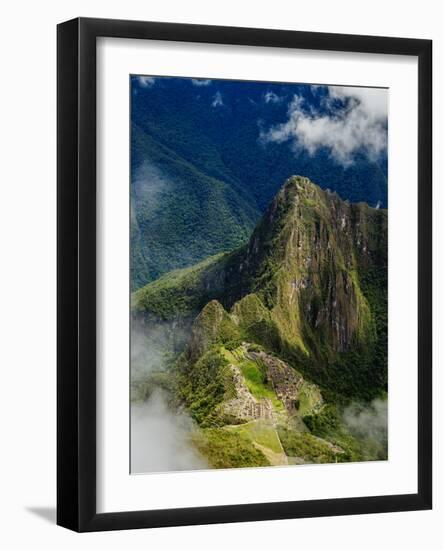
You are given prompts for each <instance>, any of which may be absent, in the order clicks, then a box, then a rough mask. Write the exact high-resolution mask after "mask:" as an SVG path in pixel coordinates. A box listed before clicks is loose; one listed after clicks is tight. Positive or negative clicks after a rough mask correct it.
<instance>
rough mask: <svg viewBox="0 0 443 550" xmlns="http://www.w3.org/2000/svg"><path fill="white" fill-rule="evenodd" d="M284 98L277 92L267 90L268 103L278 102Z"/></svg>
mask: <svg viewBox="0 0 443 550" xmlns="http://www.w3.org/2000/svg"><path fill="white" fill-rule="evenodd" d="M282 99H283V98H282V97H280V96H278V95H277V94H276V93H275V92H266V93H265V102H266V103H278V102H279V101H281V100H282Z"/></svg>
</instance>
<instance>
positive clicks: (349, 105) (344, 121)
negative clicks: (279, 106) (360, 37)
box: [261, 86, 387, 166]
mask: <svg viewBox="0 0 443 550" xmlns="http://www.w3.org/2000/svg"><path fill="white" fill-rule="evenodd" d="M316 91H317V90H316ZM322 107H323V110H320V109H315V108H313V107H312V106H311V105H306V102H305V100H304V98H303V97H302V96H298V95H294V98H293V100H292V101H291V103H290V105H289V109H288V120H287V121H286V122H284V123H282V124H278V125H276V126H273V127H272V128H271V129H270V130H268V131H267V132H264V133H262V136H261V137H262V139H263V140H264V141H265V142H266V141H274V142H277V143H282V142H285V141H290V142H292V144H293V147H294V149H297V148H300V147H301V148H304V149H306V150H307V151H308V152H309V153H310V154H311V155H313V154H315V152H316V151H317V150H318V149H319V148H320V147H325V148H327V149H329V151H330V153H331V156H332V157H333V158H334V159H335V160H336V161H337V162H340V163H341V164H343V165H344V166H349V165H350V164H352V162H353V157H354V155H355V153H356V152H357V151H364V152H365V153H366V154H367V156H368V157H369V158H372V159H374V158H377V156H378V155H379V154H380V153H381V152H382V151H384V150H385V149H386V146H387V129H386V121H387V91H386V90H381V89H376V88H351V87H346V88H345V87H339V86H329V87H327V94H326V95H325V96H324V97H323V99H322Z"/></svg>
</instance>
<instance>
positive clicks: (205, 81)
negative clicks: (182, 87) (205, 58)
mask: <svg viewBox="0 0 443 550" xmlns="http://www.w3.org/2000/svg"><path fill="white" fill-rule="evenodd" d="M191 82H192V84H194V86H209V84H212V80H210V79H209V78H206V79H204V78H191Z"/></svg>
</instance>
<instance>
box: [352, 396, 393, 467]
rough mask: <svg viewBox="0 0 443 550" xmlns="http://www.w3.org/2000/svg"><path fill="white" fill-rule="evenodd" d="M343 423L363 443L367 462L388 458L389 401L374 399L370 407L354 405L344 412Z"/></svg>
mask: <svg viewBox="0 0 443 550" xmlns="http://www.w3.org/2000/svg"><path fill="white" fill-rule="evenodd" d="M343 421H344V423H345V425H346V426H347V427H348V429H349V431H350V432H351V434H352V435H354V436H355V437H356V438H357V439H359V440H360V441H362V442H363V451H364V454H365V455H366V456H365V457H364V458H365V459H366V460H386V459H387V457H388V401H387V400H386V399H378V398H377V399H374V400H373V401H372V402H371V403H370V404H369V405H362V404H360V403H353V404H351V405H350V406H349V407H347V408H346V409H345V410H344V412H343Z"/></svg>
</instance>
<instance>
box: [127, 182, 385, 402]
mask: <svg viewBox="0 0 443 550" xmlns="http://www.w3.org/2000/svg"><path fill="white" fill-rule="evenodd" d="M386 233H387V214H386V211H384V210H382V209H374V208H370V207H369V206H368V205H366V204H365V203H358V204H351V203H348V202H346V201H342V200H341V199H340V198H339V197H338V195H336V194H335V193H331V192H328V191H323V190H322V189H320V188H319V187H318V186H316V185H315V184H313V183H312V182H310V180H308V179H307V178H303V177H301V176H293V177H291V178H289V179H288V180H287V181H286V182H285V184H284V185H283V187H282V188H281V190H280V191H279V192H278V193H277V195H276V197H275V198H274V200H273V201H272V202H271V204H270V205H269V207H268V209H267V210H266V212H265V214H264V215H263V217H262V219H261V221H260V222H259V223H258V224H257V226H256V229H255V230H254V231H253V233H252V236H251V238H250V240H249V241H248V243H246V244H245V245H243V246H242V247H240V248H238V249H236V250H234V251H232V252H228V253H223V254H220V255H218V256H216V257H213V258H208V259H206V260H205V261H203V262H202V263H200V264H198V265H197V266H194V267H193V268H187V269H184V270H179V271H175V272H172V273H170V274H168V275H166V276H164V277H163V278H160V279H159V280H157V281H155V282H153V283H150V284H149V285H147V286H146V287H144V288H142V289H140V290H139V291H137V292H135V293H134V294H133V299H132V310H133V315H134V316H142V317H143V318H144V319H145V321H146V322H149V320H150V319H151V320H155V319H158V318H160V319H163V320H168V319H169V320H171V319H173V320H174V321H176V322H179V321H180V319H191V320H192V319H195V318H196V317H197V321H194V325H195V323H196V322H198V319H200V320H201V316H202V315H205V314H207V313H208V312H207V311H206V312H205V310H206V308H207V307H208V304H211V303H212V302H213V301H214V300H215V301H217V303H219V305H220V307H221V308H223V312H224V313H223V315H222V317H224V315H225V314H226V316H227V318H229V322H230V323H232V324H233V326H235V327H237V328H236V330H237V332H238V338H240V339H241V337H243V338H245V339H247V340H248V341H250V342H256V343H257V344H260V345H264V346H265V347H266V348H268V349H270V350H272V351H273V352H275V353H277V354H279V355H280V356H282V357H285V358H287V359H289V360H290V361H291V362H293V363H294V364H298V365H299V368H300V369H301V370H302V371H303V372H305V374H308V375H309V377H310V378H311V379H313V380H314V381H316V382H318V383H320V384H321V385H322V386H324V387H326V388H329V389H330V390H331V391H334V392H343V391H345V393H346V394H348V395H349V396H352V395H357V396H364V395H366V396H367V397H368V398H370V397H371V394H377V392H379V391H380V390H382V389H383V388H384V389H385V388H386V383H387V381H386V379H387V377H386V360H387V359H386V356H387V351H386V337H385V331H386V315H387V313H386V307H387V306H386V300H387V296H386V284H385V283H386V278H387V250H386V245H387V239H386ZM212 309H213V307H212ZM212 313H213V312H212ZM225 324H226V323H225ZM191 346H192V337H191ZM356 363H358V366H357V365H356ZM325 365H326V366H325ZM374 365H376V366H377V368H376V369H375V371H376V372H378V379H377V380H376V382H374V381H373V385H374V391H371V388H370V387H369V388H368V387H367V385H368V379H370V378H371V377H372V376H373V375H374ZM340 369H341V373H340ZM363 373H364V375H363ZM357 375H358V377H360V378H361V379H359V380H358V381H357V382H356V376H357ZM337 376H338V377H339V379H341V378H343V380H342V383H340V384H337V381H335V382H334V380H333V379H334V377H337ZM346 377H349V380H347V378H346ZM376 378H377V377H376ZM353 386H355V387H353Z"/></svg>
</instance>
